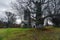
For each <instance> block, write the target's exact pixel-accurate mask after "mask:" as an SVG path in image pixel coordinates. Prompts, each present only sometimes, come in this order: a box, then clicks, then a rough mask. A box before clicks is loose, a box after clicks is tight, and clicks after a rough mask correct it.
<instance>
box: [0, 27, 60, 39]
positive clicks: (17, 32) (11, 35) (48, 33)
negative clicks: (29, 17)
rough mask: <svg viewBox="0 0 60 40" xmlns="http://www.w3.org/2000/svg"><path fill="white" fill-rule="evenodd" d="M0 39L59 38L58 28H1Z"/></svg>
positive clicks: (59, 31)
mask: <svg viewBox="0 0 60 40" xmlns="http://www.w3.org/2000/svg"><path fill="white" fill-rule="evenodd" d="M0 40H60V28H56V27H55V28H54V27H52V28H46V29H43V30H42V29H34V28H1V29H0Z"/></svg>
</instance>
